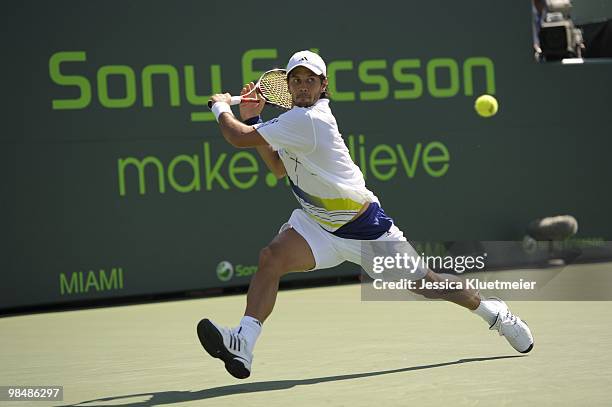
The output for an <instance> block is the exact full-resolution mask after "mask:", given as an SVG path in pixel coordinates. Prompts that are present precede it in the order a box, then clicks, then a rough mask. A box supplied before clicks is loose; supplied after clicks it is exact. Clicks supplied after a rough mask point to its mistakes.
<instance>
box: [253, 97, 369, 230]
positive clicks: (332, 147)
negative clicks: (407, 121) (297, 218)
mask: <svg viewBox="0 0 612 407" xmlns="http://www.w3.org/2000/svg"><path fill="white" fill-rule="evenodd" d="M253 127H254V128H255V129H256V130H257V132H258V133H259V134H261V136H262V137H263V138H264V139H265V140H266V141H267V142H268V144H270V145H271V146H272V148H273V149H274V150H276V151H278V154H279V156H280V158H281V160H282V161H283V164H284V165H285V169H286V171H287V175H288V177H289V181H290V183H291V188H292V189H293V194H294V195H295V197H296V198H297V200H298V202H299V203H300V205H301V206H302V208H303V209H304V211H305V212H306V213H307V214H308V215H309V216H310V217H311V218H313V219H314V220H316V221H317V222H318V223H319V224H320V225H321V226H322V227H323V228H324V229H326V230H328V231H330V232H333V231H335V230H337V229H338V228H340V227H341V226H343V225H344V224H346V223H347V222H349V221H350V220H351V219H352V218H354V217H355V215H356V214H357V213H358V212H359V210H360V209H361V207H362V206H363V205H364V204H365V203H366V202H378V198H377V197H376V196H375V195H374V194H373V193H372V192H371V191H370V190H368V189H367V188H366V186H365V180H364V178H363V174H362V173H361V170H360V169H359V167H357V165H355V163H354V162H353V160H352V159H351V156H350V154H349V151H348V148H347V147H346V145H345V144H344V140H343V139H342V136H341V135H340V132H339V131H338V125H337V123H336V119H335V118H334V116H333V114H332V112H331V109H330V108H329V100H328V99H319V100H318V101H317V103H315V104H314V105H313V106H310V107H297V106H296V107H294V108H293V109H291V110H289V111H288V112H285V113H283V114H281V115H280V116H278V117H277V118H275V119H272V120H269V121H267V122H264V123H259V124H256V125H254V126H253Z"/></svg>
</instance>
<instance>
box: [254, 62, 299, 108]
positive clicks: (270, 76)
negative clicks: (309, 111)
mask: <svg viewBox="0 0 612 407" xmlns="http://www.w3.org/2000/svg"><path fill="white" fill-rule="evenodd" d="M259 89H260V91H261V94H262V95H263V97H265V98H266V99H267V100H268V101H269V102H270V103H273V104H275V105H278V106H280V107H282V108H285V109H291V108H292V107H293V100H292V99H291V94H290V93H289V88H288V86H287V76H286V73H285V71H284V70H280V69H279V70H274V71H269V72H266V73H265V74H264V75H263V76H262V77H261V79H260V81H259Z"/></svg>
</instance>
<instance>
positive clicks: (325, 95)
mask: <svg viewBox="0 0 612 407" xmlns="http://www.w3.org/2000/svg"><path fill="white" fill-rule="evenodd" d="M319 78H320V79H321V83H323V81H324V80H325V79H326V78H325V75H323V74H321V75H319ZM328 85H329V83H328ZM319 99H331V98H330V95H329V91H328V90H327V88H325V90H324V91H323V92H321V96H319Z"/></svg>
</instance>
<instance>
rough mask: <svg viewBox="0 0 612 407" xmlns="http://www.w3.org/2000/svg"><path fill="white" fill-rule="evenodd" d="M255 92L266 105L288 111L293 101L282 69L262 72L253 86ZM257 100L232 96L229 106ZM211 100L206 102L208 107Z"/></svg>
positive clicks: (211, 103)
mask: <svg viewBox="0 0 612 407" xmlns="http://www.w3.org/2000/svg"><path fill="white" fill-rule="evenodd" d="M255 89H256V92H257V93H259V94H260V95H261V96H262V97H263V99H264V100H265V102H266V104H267V105H272V106H275V107H279V108H281V109H286V110H289V109H291V108H292V107H293V99H291V94H290V93H289V87H288V86H287V71H285V70H284V69H271V70H269V71H266V72H264V74H263V75H261V78H259V80H258V81H257V83H256V84H255ZM257 102H259V100H258V99H257V98H247V97H243V96H232V100H231V102H230V105H238V104H240V103H257ZM212 105H213V102H212V100H209V101H208V107H212Z"/></svg>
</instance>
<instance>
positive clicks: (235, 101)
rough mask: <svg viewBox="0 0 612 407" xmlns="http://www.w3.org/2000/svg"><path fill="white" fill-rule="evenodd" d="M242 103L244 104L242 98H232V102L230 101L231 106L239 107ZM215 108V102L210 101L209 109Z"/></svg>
mask: <svg viewBox="0 0 612 407" xmlns="http://www.w3.org/2000/svg"><path fill="white" fill-rule="evenodd" d="M240 102H242V96H232V100H231V101H230V105H239V104H240ZM212 106H213V101H212V100H209V101H208V107H209V108H212Z"/></svg>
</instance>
